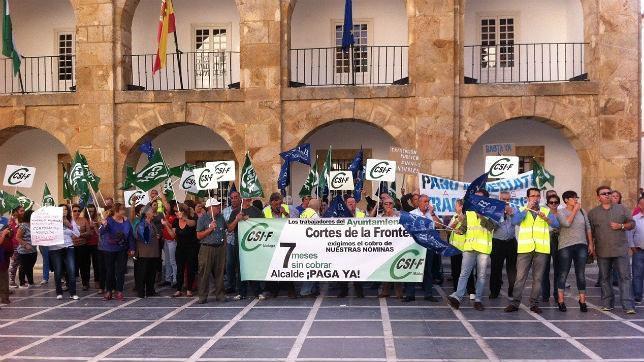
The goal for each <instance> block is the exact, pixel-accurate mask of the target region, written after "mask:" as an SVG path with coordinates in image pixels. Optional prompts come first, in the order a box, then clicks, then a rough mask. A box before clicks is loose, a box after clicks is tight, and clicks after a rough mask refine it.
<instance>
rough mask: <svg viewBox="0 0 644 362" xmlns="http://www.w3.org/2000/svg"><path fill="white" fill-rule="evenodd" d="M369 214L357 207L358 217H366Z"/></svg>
mask: <svg viewBox="0 0 644 362" xmlns="http://www.w3.org/2000/svg"><path fill="white" fill-rule="evenodd" d="M366 216H367V214H365V213H364V211H362V210H360V209H356V217H366Z"/></svg>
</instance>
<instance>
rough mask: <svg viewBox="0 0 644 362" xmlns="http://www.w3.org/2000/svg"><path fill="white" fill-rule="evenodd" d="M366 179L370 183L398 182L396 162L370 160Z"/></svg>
mask: <svg viewBox="0 0 644 362" xmlns="http://www.w3.org/2000/svg"><path fill="white" fill-rule="evenodd" d="M365 179H367V180H369V181H388V182H393V181H396V161H389V160H377V159H375V158H368V159H367V172H366V174H365Z"/></svg>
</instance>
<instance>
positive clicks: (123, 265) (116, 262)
mask: <svg viewBox="0 0 644 362" xmlns="http://www.w3.org/2000/svg"><path fill="white" fill-rule="evenodd" d="M103 260H104V261H105V288H106V291H108V292H111V291H112V290H116V291H117V292H121V293H123V284H125V273H126V272H127V250H121V251H104V252H103Z"/></svg>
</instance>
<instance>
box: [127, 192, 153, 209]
mask: <svg viewBox="0 0 644 362" xmlns="http://www.w3.org/2000/svg"><path fill="white" fill-rule="evenodd" d="M123 200H125V207H135V206H137V205H147V204H149V203H150V196H149V195H148V193H147V192H145V191H143V190H128V191H123Z"/></svg>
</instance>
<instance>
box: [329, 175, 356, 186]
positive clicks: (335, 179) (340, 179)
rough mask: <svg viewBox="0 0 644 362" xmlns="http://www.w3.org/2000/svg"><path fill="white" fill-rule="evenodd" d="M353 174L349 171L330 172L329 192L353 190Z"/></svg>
mask: <svg viewBox="0 0 644 362" xmlns="http://www.w3.org/2000/svg"><path fill="white" fill-rule="evenodd" d="M353 189H354V186H353V174H352V173H351V171H330V172H329V190H351V191H352V190H353Z"/></svg>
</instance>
